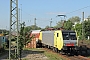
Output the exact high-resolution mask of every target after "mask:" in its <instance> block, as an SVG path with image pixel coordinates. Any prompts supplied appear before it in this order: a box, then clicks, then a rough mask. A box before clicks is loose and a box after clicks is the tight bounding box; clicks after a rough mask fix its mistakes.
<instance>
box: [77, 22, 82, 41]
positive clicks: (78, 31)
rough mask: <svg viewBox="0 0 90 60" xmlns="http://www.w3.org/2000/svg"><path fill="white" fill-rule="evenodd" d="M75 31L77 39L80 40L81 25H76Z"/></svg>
mask: <svg viewBox="0 0 90 60" xmlns="http://www.w3.org/2000/svg"><path fill="white" fill-rule="evenodd" d="M75 30H76V32H77V36H78V37H79V39H82V24H79V23H78V24H76V25H75Z"/></svg>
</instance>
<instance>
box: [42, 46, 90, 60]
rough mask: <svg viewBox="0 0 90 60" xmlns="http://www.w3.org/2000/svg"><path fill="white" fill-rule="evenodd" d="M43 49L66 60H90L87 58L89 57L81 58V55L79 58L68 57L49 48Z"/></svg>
mask: <svg viewBox="0 0 90 60" xmlns="http://www.w3.org/2000/svg"><path fill="white" fill-rule="evenodd" d="M43 49H44V50H46V51H48V52H52V53H55V54H58V55H59V56H61V57H62V58H64V59H65V60H90V58H87V57H84V56H81V55H78V56H76V55H66V54H60V53H56V52H54V51H53V50H51V49H48V48H43Z"/></svg>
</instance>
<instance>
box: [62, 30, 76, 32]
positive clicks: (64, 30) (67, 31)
mask: <svg viewBox="0 0 90 60" xmlns="http://www.w3.org/2000/svg"><path fill="white" fill-rule="evenodd" d="M62 32H75V31H72V30H62Z"/></svg>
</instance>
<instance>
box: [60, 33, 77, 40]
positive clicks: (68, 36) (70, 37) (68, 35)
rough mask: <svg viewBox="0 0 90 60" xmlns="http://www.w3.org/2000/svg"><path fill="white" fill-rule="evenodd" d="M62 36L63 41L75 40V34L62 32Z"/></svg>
mask: <svg viewBox="0 0 90 60" xmlns="http://www.w3.org/2000/svg"><path fill="white" fill-rule="evenodd" d="M62 35H63V39H64V40H77V38H76V33H75V32H63V33H62Z"/></svg>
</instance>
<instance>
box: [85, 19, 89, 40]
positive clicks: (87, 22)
mask: <svg viewBox="0 0 90 60" xmlns="http://www.w3.org/2000/svg"><path fill="white" fill-rule="evenodd" d="M84 33H85V38H86V39H87V38H88V36H90V20H89V21H84Z"/></svg>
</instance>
